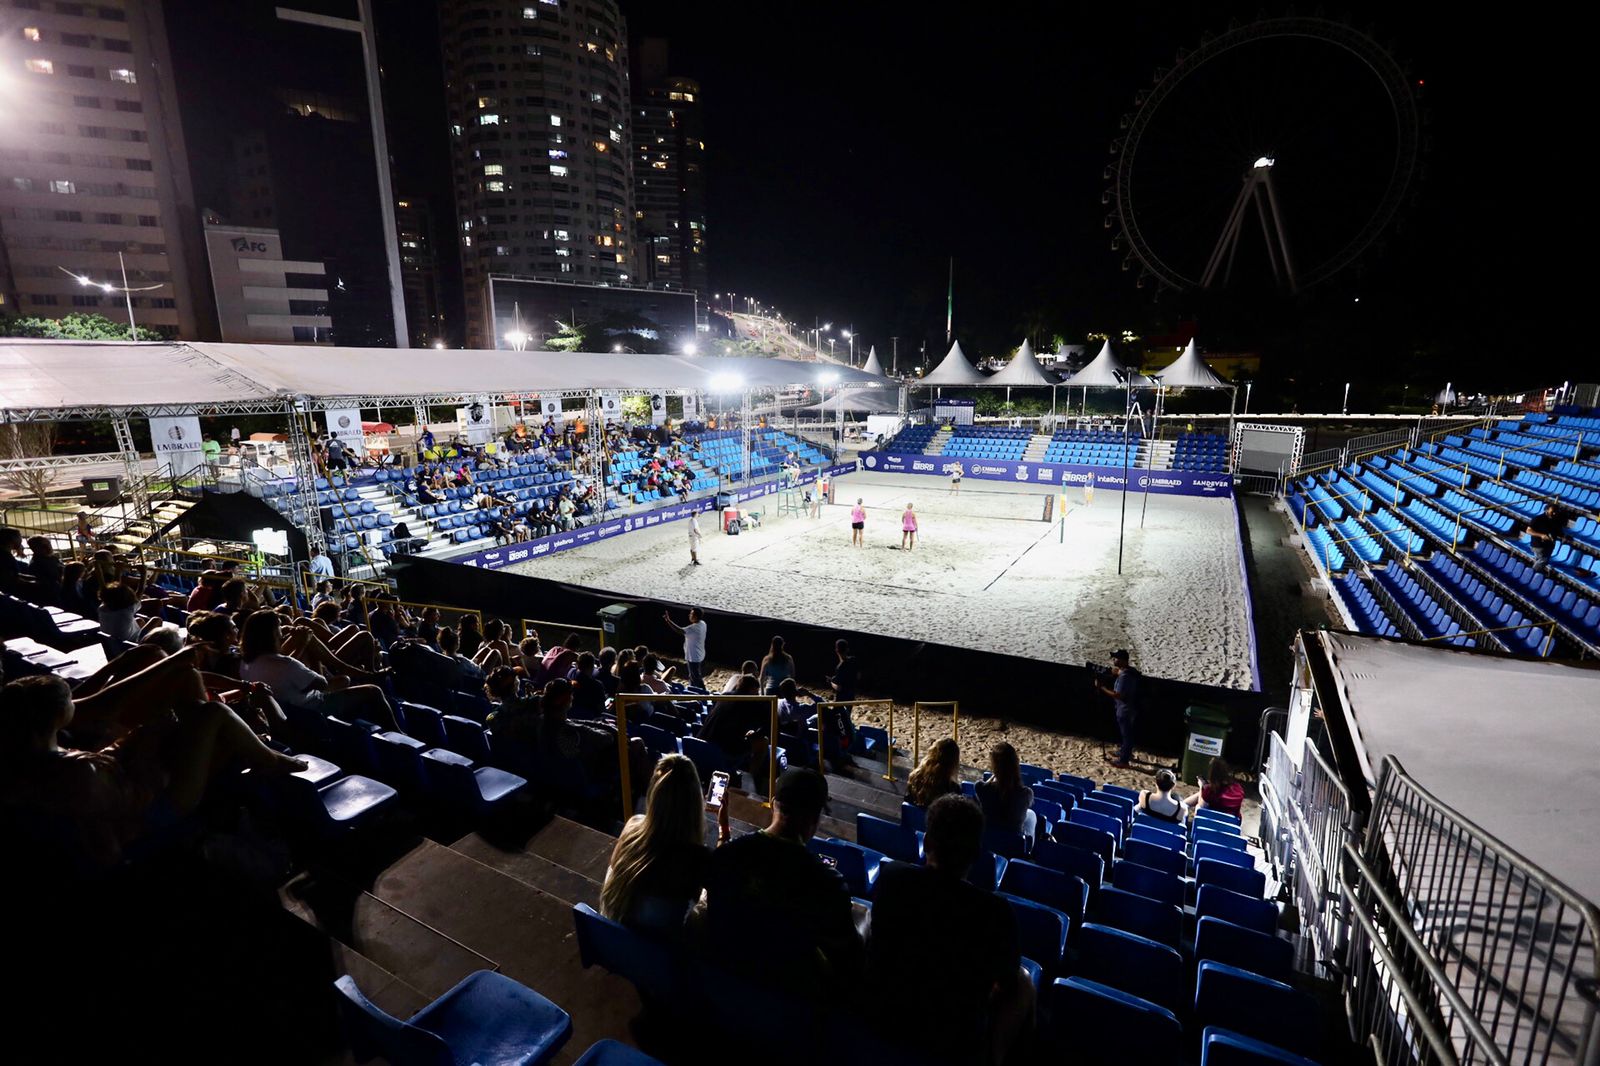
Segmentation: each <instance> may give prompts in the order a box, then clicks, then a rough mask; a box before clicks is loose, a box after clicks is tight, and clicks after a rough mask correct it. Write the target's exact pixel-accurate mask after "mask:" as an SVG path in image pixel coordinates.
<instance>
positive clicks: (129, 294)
mask: <svg viewBox="0 0 1600 1066" xmlns="http://www.w3.org/2000/svg"><path fill="white" fill-rule="evenodd" d="M117 266H118V267H120V268H121V270H122V284H121V285H113V284H111V283H110V282H108V281H95V280H94V279H93V278H91V277H89V276H88V275H87V274H75V273H73V272H72V271H70V270H68V269H67V268H66V267H61V268H60V269H61V272H62V273H63V274H65V275H67V276H68V277H69V278H72V279H73V280H74V281H76V282H77V283H78V284H79V285H84V286H87V287H89V288H94V289H99V290H100V291H101V292H104V293H113V292H120V293H122V298H123V299H124V300H126V301H127V304H128V339H129V340H131V341H136V340H138V339H139V327H138V326H137V325H135V324H134V321H133V294H134V293H136V292H155V291H156V290H157V289H159V288H161V287H162V285H164V284H166V283H165V282H160V283H158V284H155V285H139V286H135V287H133V288H129V287H128V264H127V263H126V262H125V261H124V260H123V258H122V253H121V252H118V253H117Z"/></svg>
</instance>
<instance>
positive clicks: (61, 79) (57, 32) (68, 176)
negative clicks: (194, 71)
mask: <svg viewBox="0 0 1600 1066" xmlns="http://www.w3.org/2000/svg"><path fill="white" fill-rule="evenodd" d="M171 69H172V63H171V58H170V56H169V55H168V49H167V38H166V32H165V27H164V23H163V12H162V6H161V3H160V0H95V2H94V3H93V4H79V3H72V4H68V3H42V2H40V0H31V2H30V0H0V252H3V254H0V313H7V314H21V315H41V316H44V317H51V318H54V317H60V316H61V315H63V314H67V313H70V312H72V311H79V310H81V311H98V312H100V313H103V314H105V315H107V316H108V317H110V318H113V319H117V318H122V317H124V316H125V315H126V313H127V312H126V307H127V303H126V301H125V299H124V297H123V296H122V294H120V293H106V292H97V291H96V290H95V288H94V287H93V286H87V285H84V284H82V283H81V282H79V281H78V280H76V279H75V278H74V277H72V276H70V275H69V273H68V272H69V271H70V272H71V274H74V275H77V276H79V277H86V278H89V279H92V280H94V281H97V282H100V283H103V284H107V285H115V286H121V285H122V284H123V282H122V269H123V266H124V265H125V266H126V269H127V277H128V281H127V285H128V287H130V288H144V287H145V286H159V288H155V289H153V290H151V291H148V292H139V293H136V294H134V295H133V297H132V299H133V309H134V316H135V318H136V321H137V322H138V324H139V325H140V326H151V327H157V328H160V329H165V330H170V331H172V332H173V333H175V334H177V335H179V336H181V337H184V338H187V339H199V340H204V339H209V337H210V336H212V335H213V332H214V331H213V328H212V313H211V309H210V288H209V284H208V282H207V278H206V263H205V256H204V253H203V251H202V250H201V247H200V220H199V216H198V213H197V212H196V210H195V204H194V197H193V194H192V192H191V186H190V177H189V171H188V162H187V154H186V152H185V149H184V136H183V129H182V126H181V124H180V123H179V121H178V109H177V103H176V99H175V97H174V93H173V85H172V78H171V76H170V71H171ZM119 254H120V257H121V260H120V262H119V258H118V257H119Z"/></svg>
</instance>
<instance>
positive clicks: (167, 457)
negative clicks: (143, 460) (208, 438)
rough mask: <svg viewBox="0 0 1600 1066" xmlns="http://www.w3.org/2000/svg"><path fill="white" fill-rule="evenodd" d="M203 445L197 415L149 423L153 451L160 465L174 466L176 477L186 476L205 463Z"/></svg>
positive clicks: (180, 416) (173, 470) (151, 420)
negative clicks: (177, 475)
mask: <svg viewBox="0 0 1600 1066" xmlns="http://www.w3.org/2000/svg"><path fill="white" fill-rule="evenodd" d="M202 443H203V442H202V439H201V436H200V418H199V416H197V415H176V416H173V417H163V416H157V417H155V418H152V419H150V450H151V451H152V452H154V453H155V457H156V462H157V464H159V465H161V466H171V467H172V472H173V473H174V474H179V475H182V474H187V473H188V472H189V471H191V470H193V469H194V468H195V467H197V466H200V465H202V464H203V463H205V461H206V457H205V452H204V451H203V450H202V448H201V444H202Z"/></svg>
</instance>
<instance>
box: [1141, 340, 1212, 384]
mask: <svg viewBox="0 0 1600 1066" xmlns="http://www.w3.org/2000/svg"><path fill="white" fill-rule="evenodd" d="M1156 377H1157V378H1158V379H1159V380H1160V382H1161V384H1163V385H1169V386H1176V387H1179V388H1201V389H1225V388H1228V387H1229V386H1228V382H1226V381H1224V380H1223V379H1222V377H1221V376H1220V375H1219V374H1218V373H1217V372H1216V371H1215V370H1212V369H1211V368H1210V367H1209V366H1207V365H1206V363H1205V360H1204V359H1201V358H1200V351H1199V349H1198V348H1196V347H1195V343H1194V340H1193V339H1192V338H1191V339H1190V341H1189V346H1188V347H1187V348H1185V349H1184V350H1183V354H1182V355H1180V356H1178V358H1177V360H1176V361H1175V362H1174V363H1173V364H1172V365H1171V366H1169V367H1167V368H1166V369H1165V370H1163V371H1161V372H1160V373H1159V374H1157V375H1156Z"/></svg>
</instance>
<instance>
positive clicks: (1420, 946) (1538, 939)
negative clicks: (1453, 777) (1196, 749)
mask: <svg viewBox="0 0 1600 1066" xmlns="http://www.w3.org/2000/svg"><path fill="white" fill-rule="evenodd" d="M1583 839H1584V837H1583V836H1582V835H1581V833H1579V831H1578V829H1577V827H1575V836H1574V846H1575V847H1586V846H1590V845H1588V844H1585V843H1583ZM1344 859H1345V867H1346V868H1345V871H1344V874H1343V880H1344V883H1345V884H1346V886H1347V899H1348V901H1349V906H1350V910H1351V917H1352V919H1353V922H1352V934H1351V938H1350V947H1349V952H1348V957H1347V963H1346V967H1347V970H1348V974H1349V986H1348V987H1349V989H1350V996H1351V998H1350V1002H1349V1006H1350V1010H1351V1020H1352V1024H1354V1025H1355V1026H1356V1035H1357V1036H1358V1037H1360V1038H1361V1039H1362V1040H1364V1041H1368V1042H1369V1043H1370V1044H1371V1045H1372V1047H1373V1048H1374V1049H1375V1050H1376V1051H1377V1052H1378V1056H1379V1061H1380V1062H1382V1063H1384V1064H1386V1066H1398V1064H1402V1063H1405V1064H1410V1063H1433V1062H1461V1063H1495V1064H1499V1063H1507V1064H1512V1063H1515V1064H1518V1066H1544V1064H1553V1063H1576V1064H1581V1066H1595V1064H1596V1063H1600V1031H1597V1030H1600V1027H1597V1015H1596V979H1597V976H1600V974H1597V970H1596V950H1595V940H1596V928H1597V926H1600V911H1597V909H1596V908H1595V907H1594V906H1593V905H1592V904H1590V903H1588V902H1586V901H1584V900H1582V899H1581V898H1579V897H1578V896H1577V895H1576V894H1575V893H1573V892H1572V891H1570V890H1569V889H1567V888H1565V887H1564V886H1562V885H1560V884H1559V883H1557V882H1555V881H1554V880H1553V879H1552V878H1551V877H1550V876H1549V875H1548V874H1546V873H1545V872H1544V871H1542V870H1540V869H1538V868H1537V867H1535V866H1533V865H1532V864H1531V863H1529V862H1528V861H1527V860H1526V859H1524V858H1522V857H1521V856H1520V855H1518V854H1517V853H1515V852H1514V851H1512V850H1511V849H1510V848H1508V847H1506V846H1505V845H1504V844H1503V843H1501V842H1500V841H1498V840H1496V839H1495V838H1494V837H1492V836H1490V835H1489V834H1488V833H1486V832H1484V831H1483V830H1482V829H1479V828H1478V827H1477V826H1475V825H1473V824H1472V823H1470V822H1468V821H1467V820H1466V819H1464V818H1462V817H1461V816H1460V815H1459V814H1457V813H1456V812H1454V811H1452V810H1451V809H1449V808H1448V807H1446V806H1445V805H1444V804H1442V803H1440V802H1439V801H1438V800H1437V799H1436V798H1435V797H1433V796H1432V795H1430V794H1429V793H1428V792H1426V791H1425V790H1424V789H1423V788H1422V787H1421V786H1419V785H1418V784H1417V783H1416V782H1415V781H1414V780H1413V779H1412V778H1411V777H1409V776H1408V775H1407V774H1406V773H1405V771H1404V770H1403V769H1402V768H1401V767H1400V765H1399V764H1398V763H1397V762H1396V761H1395V760H1394V759H1393V758H1392V757H1390V758H1386V759H1385V760H1384V765H1383V771H1382V775H1381V777H1380V779H1379V783H1378V792H1377V797H1376V800H1375V804H1374V808H1373V814H1372V819H1371V823H1370V826H1369V829H1368V832H1367V837H1366V841H1365V844H1364V846H1363V847H1362V848H1361V850H1360V851H1359V852H1357V851H1356V849H1355V848H1354V847H1351V848H1349V849H1347V850H1346V852H1345V855H1344Z"/></svg>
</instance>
